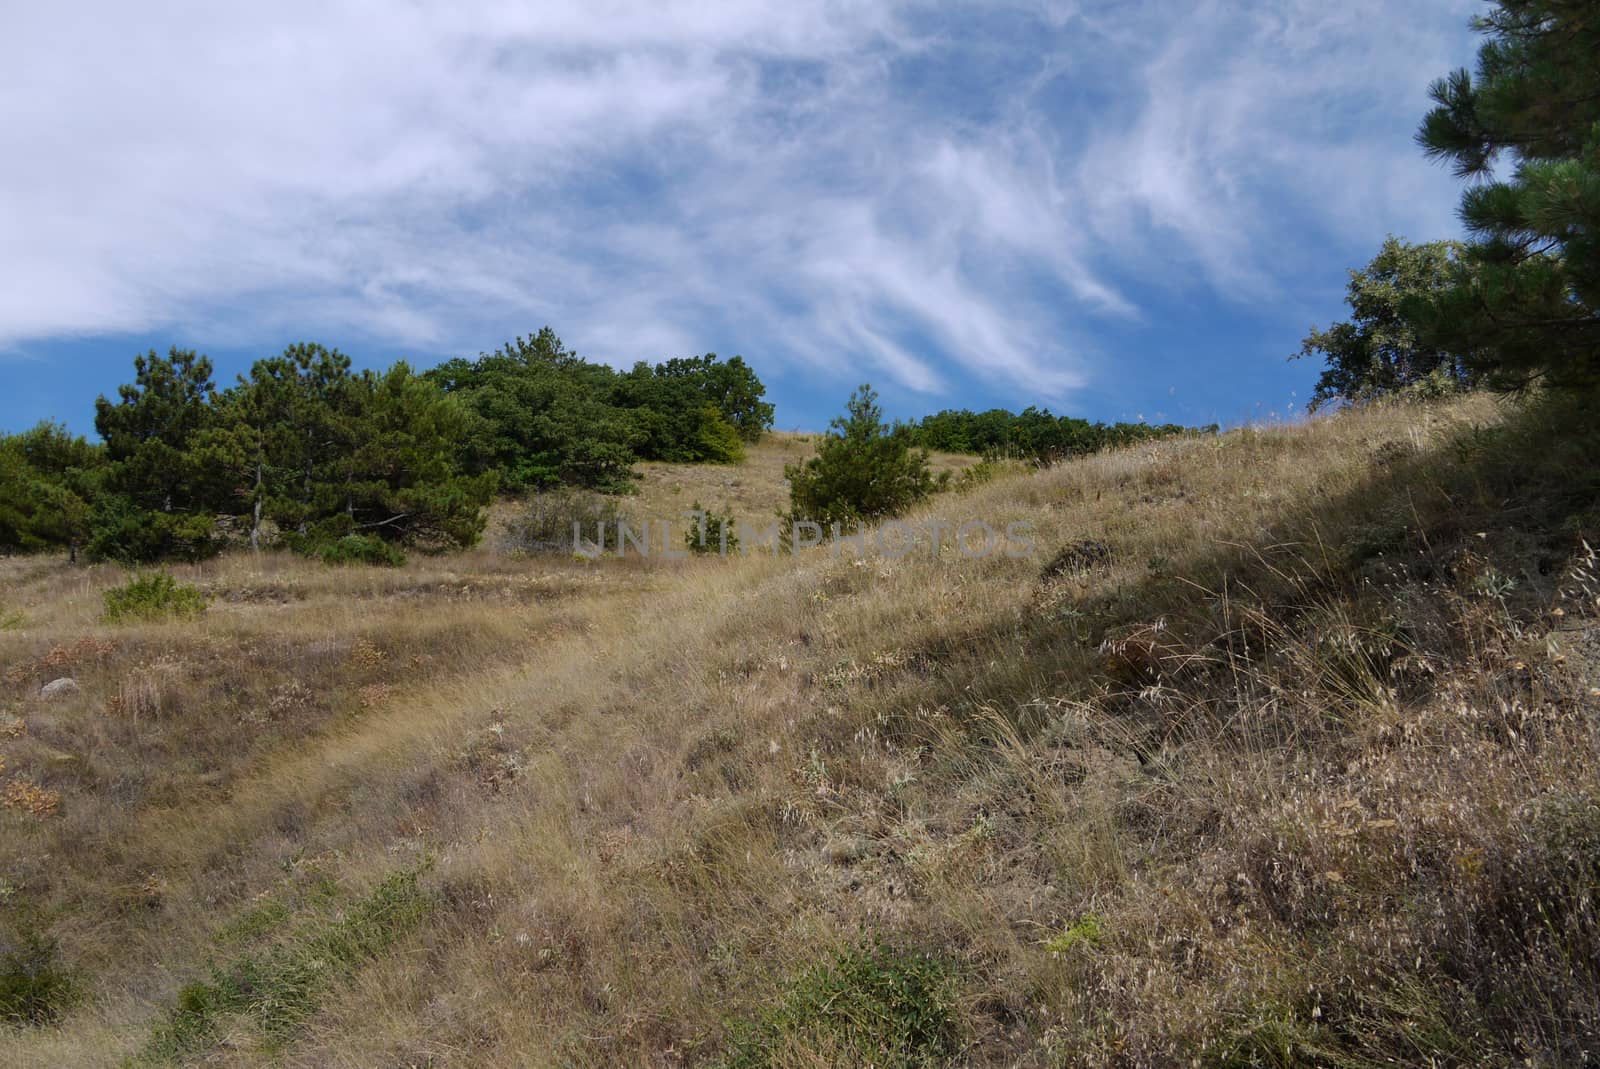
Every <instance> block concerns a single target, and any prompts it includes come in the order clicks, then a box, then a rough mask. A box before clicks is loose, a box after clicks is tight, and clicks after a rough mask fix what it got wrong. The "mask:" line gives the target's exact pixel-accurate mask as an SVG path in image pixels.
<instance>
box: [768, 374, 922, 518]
mask: <svg viewBox="0 0 1600 1069" xmlns="http://www.w3.org/2000/svg"><path fill="white" fill-rule="evenodd" d="M877 401H878V395H877V394H876V393H874V392H873V389H872V387H871V386H870V385H865V384H863V385H862V386H860V387H859V388H858V389H857V390H856V392H855V393H854V394H852V395H851V397H850V400H849V402H848V404H847V406H846V408H847V411H846V414H845V415H844V416H841V417H838V418H836V419H834V420H833V422H832V423H831V424H830V425H829V429H828V431H827V433H825V434H824V435H823V436H822V442H821V444H820V445H819V446H818V448H817V455H816V456H814V457H812V458H811V459H809V460H807V461H805V462H804V463H803V464H791V465H788V466H787V467H785V468H784V475H785V476H787V478H788V479H789V498H790V512H791V515H792V516H793V518H794V519H796V520H810V521H813V522H815V523H820V524H822V525H823V526H824V527H826V526H828V525H830V524H834V523H838V524H840V525H841V526H843V525H847V524H850V523H857V522H859V523H872V522H875V521H877V520H880V519H884V518H886V517H890V516H895V515H898V514H899V513H901V512H904V511H905V510H906V509H908V508H910V507H911V506H912V505H915V504H916V503H917V502H919V501H921V500H923V499H924V498H926V497H928V496H929V495H930V494H932V493H933V492H934V491H935V490H937V489H939V488H940V487H941V486H942V485H943V483H944V481H945V480H944V479H941V478H935V476H934V474H933V472H932V470H931V469H930V468H929V466H928V452H927V450H926V449H913V448H912V432H911V428H910V427H907V426H904V425H895V426H890V425H889V424H886V423H885V422H884V420H883V410H882V409H880V408H879V407H878V403H877Z"/></svg>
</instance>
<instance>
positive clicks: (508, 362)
mask: <svg viewBox="0 0 1600 1069" xmlns="http://www.w3.org/2000/svg"><path fill="white" fill-rule="evenodd" d="M424 377H425V378H427V379H428V380H429V381H431V382H433V383H435V384H437V385H438V386H439V387H440V388H441V389H443V390H445V391H446V392H447V393H449V394H451V395H453V396H455V397H457V398H459V399H460V400H461V402H462V404H463V405H464V406H465V408H466V410H467V411H469V412H470V413H471V414H472V416H473V417H474V418H473V419H472V420H471V421H470V423H469V425H468V427H467V428H466V429H465V431H464V432H463V433H464V437H463V439H462V449H463V452H464V455H465V462H466V464H467V466H468V469H469V470H470V471H472V472H475V473H486V472H497V473H499V475H500V477H501V485H503V486H505V487H507V488H509V489H527V488H532V489H543V488H546V487H551V486H558V485H568V486H583V487H588V488H591V489H596V490H601V491H604V492H608V493H616V492H620V491H624V490H627V489H628V488H629V487H630V486H631V485H632V483H633V467H632V466H633V461H634V459H635V453H634V448H635V446H636V445H637V444H638V443H639V442H640V440H641V438H642V434H641V431H640V429H639V427H638V426H637V424H636V421H635V420H634V419H633V418H632V417H631V416H630V415H629V414H628V413H625V412H623V411H621V410H619V409H618V408H617V407H616V406H615V405H613V404H611V403H610V401H609V398H610V395H611V393H612V391H613V390H614V388H615V380H616V373H615V372H613V371H612V370H611V369H610V368H607V367H602V366H600V365H596V364H590V363H587V362H586V361H584V360H582V359H580V358H579V357H578V356H577V354H576V353H573V352H571V351H570V350H568V349H567V348H566V347H565V346H564V345H562V343H561V339H560V338H559V337H557V336H556V334H555V332H554V331H552V330H551V329H550V328H549V327H545V328H544V329H543V330H541V331H540V332H539V333H538V334H537V335H535V336H534V337H532V338H518V339H516V340H515V341H514V342H511V343H509V344H507V345H506V346H504V347H503V348H502V349H501V350H500V351H498V352H495V353H483V354H480V355H479V356H478V358H477V359H476V360H461V359H457V360H450V361H447V362H445V363H443V364H441V365H439V366H438V367H436V368H433V369H432V370H430V371H428V372H427V373H426V374H425V376H424Z"/></svg>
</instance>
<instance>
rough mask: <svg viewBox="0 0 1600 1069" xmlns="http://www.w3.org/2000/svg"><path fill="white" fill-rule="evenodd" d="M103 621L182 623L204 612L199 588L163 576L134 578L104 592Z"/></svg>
mask: <svg viewBox="0 0 1600 1069" xmlns="http://www.w3.org/2000/svg"><path fill="white" fill-rule="evenodd" d="M105 601H106V611H105V617H104V618H105V621H106V623H108V624H115V623H121V622H122V621H124V620H130V619H131V620H164V619H185V618H188V617H192V616H199V615H200V614H201V613H202V612H205V610H206V596H205V595H204V594H202V593H201V592H200V588H199V587H196V586H192V585H190V584H188V583H180V582H178V581H177V580H176V579H174V578H173V577H172V576H170V575H168V574H167V573H165V572H154V573H152V574H150V575H135V576H134V577H133V578H132V579H130V580H128V581H127V582H126V583H124V584H122V585H121V586H115V587H112V588H111V589H110V590H107V591H106V592H105Z"/></svg>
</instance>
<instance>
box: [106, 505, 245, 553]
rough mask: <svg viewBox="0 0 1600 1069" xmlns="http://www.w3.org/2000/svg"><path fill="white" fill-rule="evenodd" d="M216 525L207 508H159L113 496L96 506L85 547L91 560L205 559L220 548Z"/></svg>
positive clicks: (220, 542) (220, 541)
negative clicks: (190, 510) (204, 509)
mask: <svg viewBox="0 0 1600 1069" xmlns="http://www.w3.org/2000/svg"><path fill="white" fill-rule="evenodd" d="M216 526H217V523H216V517H215V516H213V515H211V514H210V513H207V512H193V513H179V512H159V511H156V510H153V509H145V508H140V507H138V506H137V505H135V504H133V502H131V501H130V500H128V499H127V498H125V497H120V496H113V497H108V498H105V499H103V500H101V501H100V502H99V503H98V505H97V506H96V508H95V511H94V515H93V518H92V519H91V520H90V522H89V543H88V547H87V549H88V554H89V556H90V558H92V559H94V560H110V561H118V562H120V563H122V564H147V563H150V562H153V561H161V560H184V561H197V560H205V559H206V558H207V557H214V556H216V555H217V553H219V552H221V550H222V539H220V538H218V537H217V535H216Z"/></svg>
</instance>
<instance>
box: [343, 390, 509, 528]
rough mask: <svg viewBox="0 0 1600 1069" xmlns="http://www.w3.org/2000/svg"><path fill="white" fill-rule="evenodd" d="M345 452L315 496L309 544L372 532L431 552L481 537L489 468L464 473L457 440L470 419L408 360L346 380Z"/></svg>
mask: <svg viewBox="0 0 1600 1069" xmlns="http://www.w3.org/2000/svg"><path fill="white" fill-rule="evenodd" d="M346 396H347V403H346V405H345V408H344V411H343V412H342V413H341V414H342V416H343V417H344V419H345V421H346V422H345V431H346V433H347V434H348V439H347V448H346V450H345V451H344V452H343V453H342V454H341V455H340V457H339V458H338V459H337V460H335V461H334V462H333V463H332V464H331V465H330V466H329V467H328V468H327V469H326V473H327V478H326V480H325V481H323V482H321V483H320V484H319V485H317V486H316V488H315V490H314V494H313V510H314V520H313V526H312V535H313V538H314V540H317V539H320V540H324V541H326V540H330V539H336V538H340V537H344V536H347V535H364V536H376V537H379V538H382V539H383V540H384V541H387V542H394V543H398V544H402V545H407V546H416V547H420V548H422V549H427V550H436V549H446V548H455V547H462V546H469V545H471V544H473V543H474V542H476V541H477V539H478V536H479V535H480V534H482V532H483V525H484V519H485V517H484V509H485V507H486V506H487V505H488V504H489V501H490V499H491V498H492V497H493V495H494V490H495V476H494V474H493V473H492V472H490V473H483V474H479V475H470V474H467V473H466V472H465V471H463V469H462V464H461V456H460V453H459V450H458V443H459V441H460V439H461V436H462V435H463V434H464V433H465V432H466V430H467V427H468V424H469V421H470V417H469V416H468V415H467V413H466V411H465V410H464V409H463V408H462V407H461V406H460V404H459V403H458V402H456V401H455V400H454V399H452V398H450V397H447V396H446V395H444V394H443V393H441V392H440V391H439V389H438V388H437V387H436V386H435V385H434V384H433V383H431V382H429V381H428V380H426V379H424V378H422V377H421V376H418V375H417V374H415V373H414V372H413V371H412V370H411V367H410V366H409V365H408V364H406V363H405V362H403V361H402V362H400V363H397V364H395V365H393V366H392V367H390V368H389V369H388V370H387V371H384V372H381V373H379V372H371V371H368V372H364V373H363V374H361V375H360V376H356V377H354V378H352V379H351V380H350V385H349V389H348V391H347V394H346Z"/></svg>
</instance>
